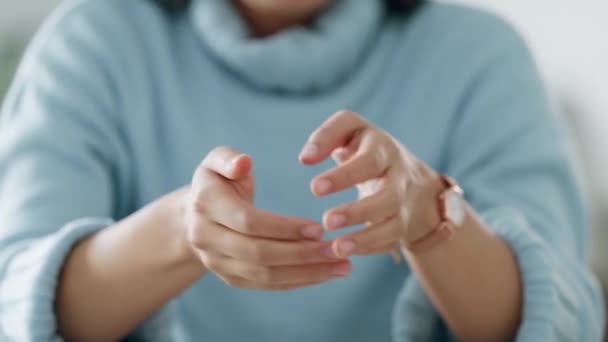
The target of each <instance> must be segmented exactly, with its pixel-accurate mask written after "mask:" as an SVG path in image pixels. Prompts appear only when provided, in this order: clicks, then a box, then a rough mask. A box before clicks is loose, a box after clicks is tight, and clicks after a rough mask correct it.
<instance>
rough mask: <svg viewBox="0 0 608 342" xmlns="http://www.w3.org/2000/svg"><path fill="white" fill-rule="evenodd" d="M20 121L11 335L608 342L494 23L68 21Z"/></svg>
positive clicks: (193, 14)
mask: <svg viewBox="0 0 608 342" xmlns="http://www.w3.org/2000/svg"><path fill="white" fill-rule="evenodd" d="M159 5H161V6H159ZM3 108H4V109H3V113H2V118H3V132H2V140H1V142H0V160H1V163H0V213H1V217H2V227H1V232H2V235H1V239H0V243H1V244H0V246H1V249H0V253H1V254H0V275H1V279H2V284H1V286H2V287H1V289H0V304H1V305H0V308H1V309H0V318H1V320H0V322H1V324H2V325H1V330H2V331H3V333H4V334H5V335H7V339H9V340H18V341H26V340H27V341H46V340H55V339H57V338H59V337H62V338H65V339H68V340H82V341H102V340H103V341H105V340H115V339H120V338H123V337H126V336H129V337H134V338H142V339H144V340H158V341H167V340H170V339H175V340H183V341H198V340H202V341H292V340H304V341H386V340H390V339H391V338H393V339H394V340H395V341H425V340H443V339H450V338H457V339H460V340H464V341H469V340H470V341H500V340H513V339H517V340H519V341H593V340H598V339H599V338H600V336H601V333H602V318H603V312H602V311H601V310H602V309H601V304H600V303H601V297H600V294H599V291H598V287H597V284H596V282H595V280H594V278H593V276H592V274H591V272H590V270H589V269H588V267H587V266H586V256H587V246H586V234H587V233H586V230H587V225H586V222H585V219H584V210H583V207H582V206H581V199H580V195H579V192H578V190H577V187H576V184H575V181H574V179H573V175H572V171H571V168H570V165H569V164H568V157H567V153H566V148H565V146H564V144H562V140H563V139H562V137H561V135H560V133H559V130H558V129H557V127H556V125H555V123H554V121H553V119H552V117H551V116H550V115H549V109H548V107H547V104H546V99H545V95H544V93H543V90H542V86H541V82H540V81H539V79H538V76H537V72H536V70H535V68H534V65H533V62H532V60H531V58H530V56H529V54H528V52H527V50H526V47H525V44H524V43H523V42H522V40H521V39H520V38H519V37H518V36H517V35H516V34H515V33H514V32H513V30H512V29H511V28H510V27H508V26H507V25H506V24H504V23H503V22H501V21H499V20H497V19H496V18H494V17H492V16H491V15H488V14H486V13H481V12H478V11H474V10H470V9H464V8H460V7H457V6H450V5H441V4H433V3H420V4H416V6H414V4H412V3H409V5H408V4H407V3H401V4H400V3H399V2H394V1H389V2H381V1H359V0H336V1H332V0H307V1H281V0H239V1H215V0H192V1H191V2H190V3H188V2H185V1H160V2H159V1H157V2H154V1H151V0H137V1H122V0H103V1H102V0H80V1H70V2H67V3H65V4H64V5H63V6H61V8H60V9H59V10H58V11H57V12H56V13H55V14H54V15H53V16H52V17H51V18H50V19H49V21H48V22H47V23H46V24H45V25H44V27H43V29H42V31H41V32H40V33H39V34H38V36H37V38H36V39H35V40H34V42H33V43H32V46H31V47H30V49H29V50H28V52H27V54H26V57H25V58H24V61H23V63H22V65H21V67H20V69H19V71H18V73H17V76H16V79H15V82H14V85H13V86H12V89H11V91H10V93H9V94H8V97H7V100H6V103H5V105H4V107H3ZM340 108H349V109H350V110H352V111H347V110H339V109H340ZM332 113H334V114H332ZM303 146H304V147H303ZM330 156H332V157H333V159H334V160H335V161H336V164H335V165H333V164H329V162H326V160H327V159H328V158H329V157H330ZM298 158H299V162H298ZM329 159H331V158H329ZM201 160H202V161H201ZM254 165H255V173H254V171H253V169H254ZM445 174H449V175H450V176H452V177H454V178H453V179H455V181H453V180H452V178H448V177H445V176H443V175H445ZM456 182H458V183H456ZM458 184H460V187H461V188H463V189H464V191H465V193H466V195H465V197H462V195H461V192H460V190H459V188H460V187H459V186H458ZM355 185H357V187H355ZM309 186H310V187H311V191H312V193H313V194H314V195H316V196H317V197H318V198H314V197H313V196H311V195H310V194H309V192H308V191H307V190H308V188H309ZM353 188H357V189H358V194H357V193H354V190H353ZM347 189H348V191H342V190H347ZM330 194H331V195H332V196H328V195H330ZM357 195H358V196H357ZM320 218H322V219H321V220H319V219H320ZM361 224H365V226H363V227H362V226H360V225H361ZM353 226H354V228H350V229H345V228H347V227H353ZM322 228H326V230H327V232H326V234H323V231H324V230H323V229H322ZM323 235H324V236H323ZM395 249H401V251H402V252H403V255H404V256H405V259H406V262H405V263H397V264H395V263H393V262H392V260H391V258H390V257H389V256H388V255H389V254H388V253H390V252H391V251H392V252H393V254H394V251H395ZM260 290H264V291H260ZM284 290H290V291H284Z"/></svg>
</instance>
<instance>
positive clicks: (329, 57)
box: [189, 0, 384, 93]
mask: <svg viewBox="0 0 608 342" xmlns="http://www.w3.org/2000/svg"><path fill="white" fill-rule="evenodd" d="M189 16H190V20H191V21H192V25H193V26H194V29H195V31H196V33H197V34H199V35H200V37H201V38H202V40H203V41H204V43H205V44H206V46H207V47H208V48H209V50H210V51H211V53H213V54H214V55H215V57H217V58H218V59H219V60H220V61H222V62H223V63H224V64H225V65H226V66H227V67H228V68H230V69H231V70H233V71H234V72H236V73H237V74H239V75H240V76H241V77H243V78H244V79H246V80H247V81H249V82H251V83H253V84H254V85H256V86H258V87H262V88H265V89H271V90H280V91H284V92H290V93H304V92H311V91H320V90H323V89H326V88H329V87H331V86H332V85H335V84H337V83H338V82H339V81H340V80H342V79H344V78H346V76H348V74H349V73H350V72H352V71H353V69H354V68H355V67H356V65H357V62H358V61H359V60H360V58H362V55H363V54H364V53H365V50H366V47H368V46H369V43H370V42H371V40H373V39H374V36H375V34H376V32H377V30H378V28H379V25H380V22H381V21H382V17H383V16H384V11H383V5H382V3H381V1H378V0H337V1H336V2H335V3H334V4H332V5H331V6H330V7H328V8H327V9H326V10H325V11H324V12H322V13H320V14H319V15H318V16H317V18H316V19H315V20H314V21H313V22H312V24H311V25H309V26H298V27H294V28H290V29H287V30H284V31H281V32H279V33H277V34H275V35H272V36H269V37H265V38H253V37H252V35H251V33H250V31H249V28H248V27H247V24H246V23H245V21H244V19H243V18H241V17H240V14H239V13H238V9H236V7H235V5H234V4H233V3H232V1H228V0H220V1H218V0H194V1H193V3H192V6H191V8H190V12H189Z"/></svg>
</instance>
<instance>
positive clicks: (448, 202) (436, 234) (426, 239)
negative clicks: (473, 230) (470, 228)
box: [404, 175, 466, 253]
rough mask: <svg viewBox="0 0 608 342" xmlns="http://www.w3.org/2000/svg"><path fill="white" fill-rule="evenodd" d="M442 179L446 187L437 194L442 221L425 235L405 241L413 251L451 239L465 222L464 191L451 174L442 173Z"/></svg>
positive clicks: (425, 249)
mask: <svg viewBox="0 0 608 342" xmlns="http://www.w3.org/2000/svg"><path fill="white" fill-rule="evenodd" d="M441 181H442V182H443V184H444V186H445V189H444V190H442V191H441V192H440V193H439V194H438V195H437V207H438V210H439V218H440V222H439V224H438V225H437V226H436V227H435V228H434V229H433V230H431V231H430V232H429V233H427V234H426V235H424V236H423V237H421V238H419V239H417V240H415V241H410V242H405V243H404V245H405V246H404V247H405V248H407V249H408V250H409V251H410V252H412V253H420V252H425V251H428V250H431V249H433V248H434V247H435V246H436V245H438V244H440V243H442V242H444V241H446V240H449V239H450V238H451V237H452V236H453V235H454V232H455V231H456V229H457V228H458V227H460V226H461V225H462V224H463V223H464V219H465V216H466V206H465V200H464V192H463V191H462V189H461V188H460V186H459V185H458V183H456V181H455V180H454V179H453V178H451V177H449V176H445V175H442V176H441Z"/></svg>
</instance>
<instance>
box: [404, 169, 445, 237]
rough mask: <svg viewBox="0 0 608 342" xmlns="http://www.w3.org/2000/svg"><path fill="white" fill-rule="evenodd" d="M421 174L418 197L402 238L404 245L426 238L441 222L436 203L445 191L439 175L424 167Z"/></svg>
mask: <svg viewBox="0 0 608 342" xmlns="http://www.w3.org/2000/svg"><path fill="white" fill-rule="evenodd" d="M421 174H422V177H421V178H422V181H420V182H419V183H418V190H417V191H418V194H419V196H418V198H417V199H416V201H415V204H416V205H415V207H414V208H413V210H412V219H411V220H410V223H409V225H408V228H407V229H406V233H405V237H404V242H406V243H410V242H413V241H417V240H419V239H421V238H423V237H425V236H427V235H428V234H429V233H431V232H432V231H433V230H434V229H436V227H437V224H439V222H440V221H441V216H440V214H439V210H438V203H437V195H438V194H439V193H441V191H442V190H444V189H445V185H444V183H443V180H442V179H441V175H439V173H437V172H435V171H434V170H432V169H430V168H429V167H426V166H424V167H423V171H422V172H421Z"/></svg>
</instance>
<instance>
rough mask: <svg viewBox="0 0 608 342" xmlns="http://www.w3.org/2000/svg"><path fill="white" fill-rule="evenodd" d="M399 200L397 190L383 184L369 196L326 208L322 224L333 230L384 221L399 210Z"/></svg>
mask: <svg viewBox="0 0 608 342" xmlns="http://www.w3.org/2000/svg"><path fill="white" fill-rule="evenodd" d="M401 202H402V199H401V196H400V195H399V193H398V191H397V190H396V189H394V188H392V187H386V186H385V187H384V188H382V189H380V191H378V192H376V193H374V194H372V195H370V196H367V197H364V198H362V199H360V200H357V201H355V202H352V203H348V204H345V205H342V206H340V207H338V208H334V209H330V210H328V211H327V212H326V213H325V215H323V225H324V226H325V227H326V228H327V229H329V230H333V229H338V228H343V227H348V226H353V225H356V224H361V223H366V222H372V223H373V222H380V221H384V220H385V219H386V218H388V217H392V216H395V215H396V214H397V213H398V212H399V209H400V207H401Z"/></svg>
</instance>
